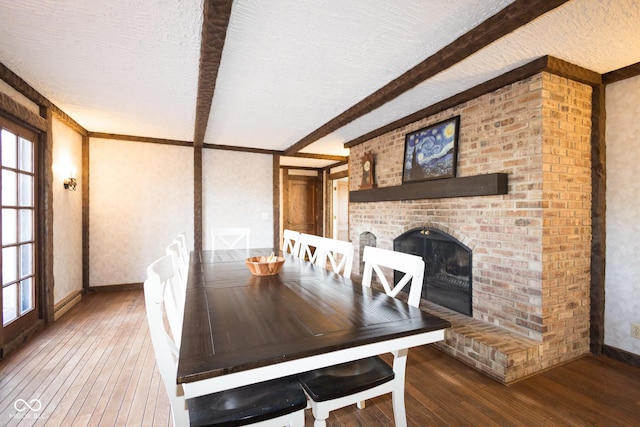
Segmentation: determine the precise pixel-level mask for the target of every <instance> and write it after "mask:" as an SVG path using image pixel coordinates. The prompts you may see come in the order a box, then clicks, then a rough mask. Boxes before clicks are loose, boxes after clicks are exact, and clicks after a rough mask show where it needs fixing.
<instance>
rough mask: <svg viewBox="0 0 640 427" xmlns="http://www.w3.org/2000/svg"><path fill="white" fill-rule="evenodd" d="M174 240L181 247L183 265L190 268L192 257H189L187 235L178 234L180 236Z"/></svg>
mask: <svg viewBox="0 0 640 427" xmlns="http://www.w3.org/2000/svg"><path fill="white" fill-rule="evenodd" d="M174 240H175V241H177V242H178V244H179V245H180V255H181V257H182V263H183V264H184V265H186V266H187V268H188V267H189V256H190V255H189V247H188V246H187V234H186V233H184V232H183V233H180V234H178V236H176V238H175V239H174Z"/></svg>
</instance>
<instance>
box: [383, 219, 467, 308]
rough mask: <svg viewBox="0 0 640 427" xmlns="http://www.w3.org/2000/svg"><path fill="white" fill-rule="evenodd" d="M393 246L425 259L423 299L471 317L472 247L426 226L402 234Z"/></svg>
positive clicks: (395, 248)
mask: <svg viewBox="0 0 640 427" xmlns="http://www.w3.org/2000/svg"><path fill="white" fill-rule="evenodd" d="M393 249H394V250H395V251H398V252H404V253H409V254H413V255H418V256H420V257H422V258H423V259H424V263H425V269H424V282H423V284H422V298H424V299H426V300H428V301H431V302H433V303H435V304H438V305H441V306H443V307H447V308H449V309H451V310H455V311H457V312H459V313H462V314H466V315H467V316H471V295H472V294H471V266H472V264H471V249H469V248H467V247H466V246H465V245H463V244H462V243H460V242H459V241H458V240H457V239H455V238H454V237H452V236H449V235H448V234H446V233H443V232H441V231H438V230H430V229H426V228H417V229H414V230H410V231H408V232H406V233H404V234H402V235H401V236H398V237H397V238H396V239H395V240H394V241H393ZM398 276H399V277H396V278H395V280H396V282H397V281H398V280H400V279H401V277H400V276H401V274H400V275H398Z"/></svg>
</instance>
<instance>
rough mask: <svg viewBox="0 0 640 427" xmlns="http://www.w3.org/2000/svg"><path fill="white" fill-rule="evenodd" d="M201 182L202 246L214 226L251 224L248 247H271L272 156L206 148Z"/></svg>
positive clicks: (208, 243)
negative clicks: (249, 244) (249, 245)
mask: <svg viewBox="0 0 640 427" xmlns="http://www.w3.org/2000/svg"><path fill="white" fill-rule="evenodd" d="M202 181H203V183H202V210H203V212H202V218H203V220H202V232H203V236H202V237H203V244H202V248H203V249H211V235H210V230H211V229H212V228H214V227H250V228H251V247H253V248H271V247H273V156H271V155H268V154H256V153H244V152H238V151H226V150H210V149H205V150H203V154H202Z"/></svg>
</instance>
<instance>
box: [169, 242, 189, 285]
mask: <svg viewBox="0 0 640 427" xmlns="http://www.w3.org/2000/svg"><path fill="white" fill-rule="evenodd" d="M165 252H166V254H167V255H171V260H172V261H173V269H174V271H175V273H176V275H177V276H178V282H179V283H180V285H182V287H183V288H184V289H186V287H187V274H188V273H189V265H188V264H186V263H185V260H184V257H183V255H182V248H181V243H180V242H179V241H178V240H177V239H176V240H174V241H173V242H172V243H171V244H170V245H169V246H167V248H166V250H165Z"/></svg>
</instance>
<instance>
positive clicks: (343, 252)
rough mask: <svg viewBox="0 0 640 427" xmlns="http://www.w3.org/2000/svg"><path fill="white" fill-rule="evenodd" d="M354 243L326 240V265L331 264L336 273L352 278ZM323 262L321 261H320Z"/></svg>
mask: <svg viewBox="0 0 640 427" xmlns="http://www.w3.org/2000/svg"><path fill="white" fill-rule="evenodd" d="M353 250H354V249H353V243H351V242H345V241H344V240H336V239H328V238H325V239H324V255H325V261H324V264H325V265H326V264H330V265H331V269H332V270H333V272H334V273H337V274H342V275H343V276H344V277H346V278H347V279H349V278H351V268H352V267H353ZM319 262H321V261H319Z"/></svg>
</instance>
